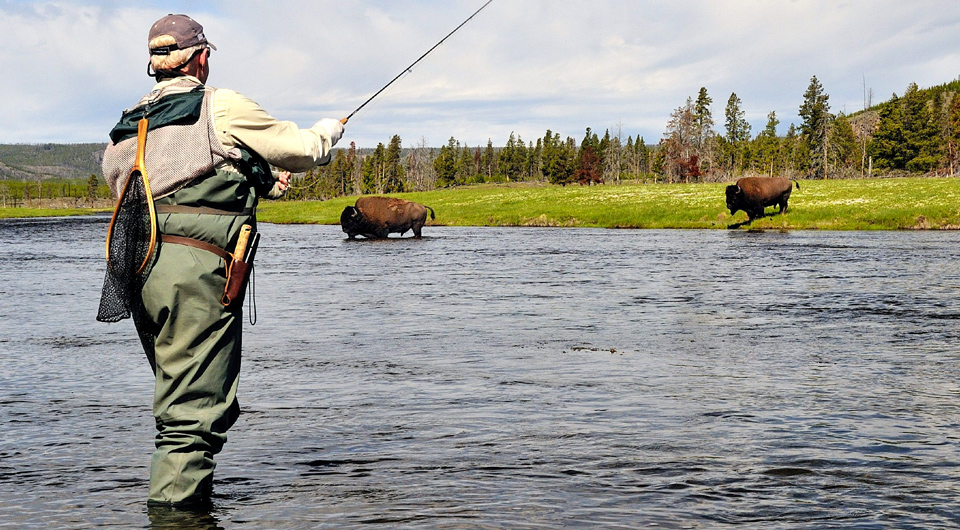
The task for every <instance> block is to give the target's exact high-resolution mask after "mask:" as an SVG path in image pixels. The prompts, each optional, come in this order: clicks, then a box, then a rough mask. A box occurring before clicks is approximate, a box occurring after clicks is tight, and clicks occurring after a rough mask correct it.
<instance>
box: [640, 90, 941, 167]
mask: <svg viewBox="0 0 960 530" xmlns="http://www.w3.org/2000/svg"><path fill="white" fill-rule="evenodd" d="M958 89H960V80H958V81H953V82H951V83H947V84H943V85H939V86H936V87H933V88H929V89H925V90H920V89H919V88H918V87H917V85H916V83H911V84H910V85H909V86H908V87H907V89H906V91H905V92H904V95H903V96H897V95H896V94H893V96H892V97H891V99H890V100H888V101H886V102H884V103H881V104H879V105H876V106H871V103H870V99H872V95H871V96H869V97H868V96H866V94H865V103H864V107H865V110H863V111H860V112H857V113H854V114H852V115H849V116H848V115H846V114H844V113H843V112H841V113H837V114H834V113H832V112H830V97H829V95H827V93H826V92H825V90H824V88H823V85H822V84H821V83H820V81H819V80H818V79H817V77H816V76H814V77H812V78H811V80H810V84H809V86H808V87H807V90H806V91H805V92H804V94H803V101H802V103H801V105H800V108H799V112H798V115H799V117H800V119H801V123H800V125H799V127H798V126H796V125H794V124H790V126H789V128H788V129H787V131H786V134H785V135H783V136H780V135H778V134H777V128H778V126H779V124H780V121H779V120H778V119H777V115H776V112H770V113H769V114H768V115H767V124H766V126H765V127H764V129H763V130H762V131H760V132H759V133H758V134H757V135H756V136H752V135H751V126H750V124H749V123H748V122H747V121H746V119H745V118H744V115H745V113H744V111H743V108H742V101H741V100H740V98H739V97H738V96H737V94H736V93H732V94H731V95H730V97H729V99H728V100H727V103H726V106H725V108H724V127H723V128H724V131H723V134H720V133H718V132H717V131H716V130H715V129H714V120H713V116H712V113H711V111H710V106H711V103H712V98H711V97H710V96H709V94H708V93H707V89H706V88H701V89H700V92H699V94H698V96H697V98H696V100H694V99H693V98H688V99H687V102H686V104H684V105H683V106H681V107H679V108H678V109H676V110H675V111H674V112H673V113H671V115H670V121H669V122H668V124H667V129H666V132H665V133H664V138H663V140H662V141H661V142H660V144H659V147H660V148H661V149H659V150H658V152H657V154H656V155H655V160H654V163H653V165H654V171H656V172H658V173H660V174H662V175H663V176H664V177H665V178H666V180H668V181H671V182H695V181H709V180H721V179H727V178H730V177H734V176H738V175H741V174H745V173H750V174H766V175H771V176H773V175H785V176H789V177H792V178H796V177H807V178H815V179H822V178H851V177H865V176H873V175H875V174H882V175H897V174H902V173H910V174H934V175H949V176H954V175H955V174H956V170H957V158H958V150H957V145H958V144H960V98H957V97H956V95H957V93H958Z"/></svg>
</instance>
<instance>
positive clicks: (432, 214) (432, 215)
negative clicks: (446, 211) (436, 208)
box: [424, 206, 437, 219]
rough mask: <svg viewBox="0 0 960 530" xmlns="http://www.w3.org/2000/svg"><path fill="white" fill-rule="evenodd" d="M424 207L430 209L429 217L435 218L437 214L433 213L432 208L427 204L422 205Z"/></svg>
mask: <svg viewBox="0 0 960 530" xmlns="http://www.w3.org/2000/svg"><path fill="white" fill-rule="evenodd" d="M424 207H425V208H426V209H428V210H430V219H436V218H437V216H436V215H435V214H434V213H433V208H431V207H429V206H424Z"/></svg>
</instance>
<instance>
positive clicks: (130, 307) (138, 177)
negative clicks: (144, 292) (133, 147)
mask: <svg viewBox="0 0 960 530" xmlns="http://www.w3.org/2000/svg"><path fill="white" fill-rule="evenodd" d="M147 201H148V197H147V193H146V188H145V186H144V184H143V174H142V173H141V172H140V171H134V172H132V173H131V175H130V181H129V183H128V184H127V185H126V190H125V191H124V193H123V196H122V197H121V198H120V200H119V201H118V204H117V208H116V212H115V215H114V219H113V221H112V226H111V228H110V234H109V236H108V239H107V274H106V277H105V278H104V280H103V291H102V292H101V294H100V310H99V311H98V312H97V320H99V321H100V322H119V321H120V320H123V319H125V318H130V317H131V316H132V315H133V314H134V313H137V315H136V316H138V317H139V316H142V315H143V313H144V309H143V303H142V301H141V300H140V291H141V289H142V288H143V283H144V282H145V281H146V278H147V273H148V272H149V263H147V265H148V266H147V267H143V265H144V263H145V262H147V258H148V255H149V253H150V233H151V224H152V220H151V215H150V208H149V207H148V204H147ZM137 320H139V319H137Z"/></svg>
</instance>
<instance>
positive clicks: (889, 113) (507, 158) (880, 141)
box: [290, 76, 960, 199]
mask: <svg viewBox="0 0 960 530" xmlns="http://www.w3.org/2000/svg"><path fill="white" fill-rule="evenodd" d="M958 92H960V80H957V81H952V82H950V83H946V84H943V85H939V86H936V87H932V88H929V89H925V90H920V89H919V88H918V87H917V85H916V84H915V83H911V84H910V85H909V86H908V87H907V89H906V91H905V92H904V94H903V95H902V96H898V95H897V94H893V96H892V97H891V99H890V100H888V101H886V102H884V103H881V104H878V105H875V106H874V105H872V101H871V100H872V94H871V95H870V96H869V98H868V97H867V95H866V94H865V97H864V109H865V110H862V111H859V112H857V113H854V114H851V115H846V114H845V113H843V112H840V113H836V114H835V113H833V112H831V108H830V96H829V95H828V94H827V93H826V91H825V89H824V87H823V85H822V84H821V83H820V81H819V80H818V79H817V77H816V76H813V77H812V78H811V79H810V84H809V85H808V87H807V89H806V91H805V92H804V94H803V97H802V102H801V104H800V106H799V109H798V115H799V118H800V124H799V125H796V124H793V123H791V124H790V125H789V126H788V127H787V129H786V131H785V134H779V133H778V130H779V127H780V124H781V123H780V120H779V119H778V117H777V114H776V112H775V111H771V112H770V113H769V114H767V122H766V125H765V126H764V128H763V129H762V130H760V131H758V132H757V133H756V134H755V135H754V134H753V131H752V127H751V125H750V123H749V122H748V121H747V120H746V112H745V111H744V108H743V101H742V100H741V99H740V97H739V96H737V94H736V93H732V94H730V96H729V98H728V99H727V101H726V105H725V106H724V111H723V122H722V130H720V131H718V125H717V123H716V121H715V120H714V117H713V111H712V106H713V98H712V97H711V96H710V94H709V93H708V91H707V89H706V87H703V88H701V89H700V91H699V93H698V94H697V97H696V98H693V97H690V98H687V100H686V102H685V103H684V104H683V105H681V106H680V107H678V108H677V109H676V110H674V111H673V112H672V113H671V114H670V118H669V121H668V122H667V125H666V129H665V131H664V133H663V137H662V138H661V139H660V140H659V141H658V142H657V143H656V144H654V145H648V144H647V143H646V142H645V140H644V138H643V137H641V136H639V135H637V136H636V137H635V138H634V137H631V136H627V137H625V138H624V136H623V134H622V131H621V130H620V129H621V128H620V127H619V126H618V127H617V129H618V130H617V131H615V133H613V134H611V132H610V130H609V129H608V130H607V131H606V132H605V133H604V134H603V136H598V135H597V133H596V132H594V131H593V130H592V129H591V128H589V127H588V128H587V129H586V131H585V134H584V136H583V137H582V139H580V140H579V141H578V140H576V139H574V138H572V137H566V138H565V139H564V138H561V136H560V135H559V134H558V133H555V132H553V131H551V130H547V131H546V133H545V134H544V136H543V137H542V138H537V140H536V141H535V142H533V141H531V142H524V140H523V139H521V138H520V137H519V136H517V135H515V134H514V133H511V134H510V137H509V139H508V140H507V142H506V144H505V145H503V146H501V147H494V146H493V143H492V141H490V140H488V142H487V145H486V146H468V145H466V144H461V142H460V141H458V140H457V139H456V138H453V137H451V138H450V139H449V140H448V141H447V143H446V144H445V145H443V146H441V147H440V148H439V149H436V148H431V147H427V146H426V141H425V140H421V141H420V143H419V144H418V145H417V146H415V147H411V148H403V147H402V145H401V140H400V137H399V136H396V135H395V136H393V138H391V140H390V142H389V143H388V145H386V146H384V145H383V144H382V143H381V144H380V145H378V146H377V147H376V149H373V150H364V151H363V152H361V150H358V149H357V148H356V146H355V145H354V144H351V146H350V148H349V149H346V150H340V151H338V152H337V154H336V156H335V158H334V161H333V163H332V164H330V165H328V166H324V167H321V168H318V169H316V170H314V171H311V172H310V173H307V174H306V175H304V176H302V177H300V178H299V179H297V182H296V184H295V189H294V190H293V191H292V192H291V193H290V197H291V198H294V199H299V198H313V199H326V198H330V197H336V196H341V195H352V194H370V193H378V194H379V193H392V192H403V191H423V190H430V189H435V188H443V187H450V186H458V185H465V184H475V183H483V182H515V181H535V182H549V183H552V184H561V185H566V184H575V183H579V184H581V185H590V184H601V183H618V182H620V181H622V180H644V181H656V182H660V181H662V182H719V181H727V180H731V179H734V178H738V177H739V176H743V175H769V176H777V175H780V176H787V177H790V178H813V179H823V178H857V177H861V178H862V177H869V176H877V175H883V176H889V175H898V174H935V175H950V176H953V175H955V174H956V172H957V171H958V162H960V161H958V158H960V149H958V146H960V98H958V97H956V96H957V93H958Z"/></svg>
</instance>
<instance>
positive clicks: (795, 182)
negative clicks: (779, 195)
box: [793, 180, 800, 190]
mask: <svg viewBox="0 0 960 530" xmlns="http://www.w3.org/2000/svg"><path fill="white" fill-rule="evenodd" d="M793 183H794V184H796V185H797V189H798V190H799V189H800V183H799V182H797V181H795V180H794V181H793Z"/></svg>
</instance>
